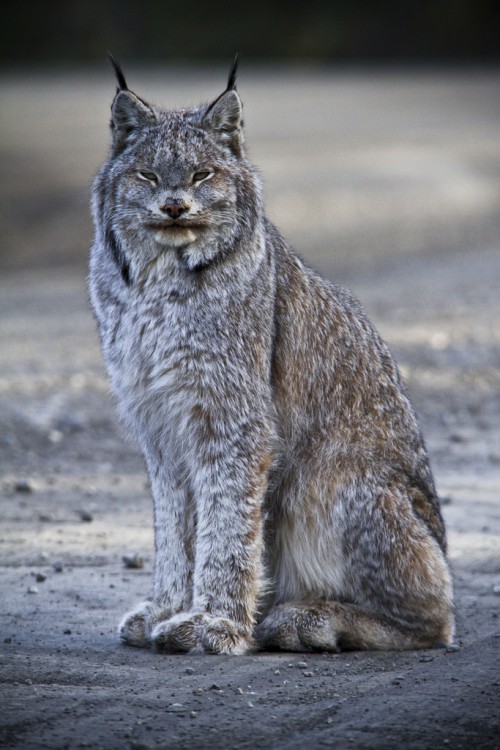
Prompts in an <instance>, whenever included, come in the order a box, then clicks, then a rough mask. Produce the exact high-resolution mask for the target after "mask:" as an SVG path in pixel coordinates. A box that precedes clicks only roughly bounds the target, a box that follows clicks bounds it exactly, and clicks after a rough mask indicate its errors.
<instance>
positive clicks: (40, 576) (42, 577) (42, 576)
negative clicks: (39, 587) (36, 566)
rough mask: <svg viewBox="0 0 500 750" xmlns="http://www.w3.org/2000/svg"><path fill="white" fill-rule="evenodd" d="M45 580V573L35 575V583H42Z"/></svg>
mask: <svg viewBox="0 0 500 750" xmlns="http://www.w3.org/2000/svg"><path fill="white" fill-rule="evenodd" d="M46 580H47V576H46V575H45V573H37V574H36V576H35V581H37V582H38V583H43V582H44V581H46Z"/></svg>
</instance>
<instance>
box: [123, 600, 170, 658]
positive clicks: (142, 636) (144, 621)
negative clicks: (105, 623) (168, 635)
mask: <svg viewBox="0 0 500 750" xmlns="http://www.w3.org/2000/svg"><path fill="white" fill-rule="evenodd" d="M167 617H168V613H167V612H166V611H165V610H164V609H161V608H160V607H157V606H156V605H155V604H153V602H149V601H146V602H141V603H140V604H138V605H137V607H135V608H134V609H133V610H132V611H131V612H128V613H127V614H126V615H125V617H124V618H123V620H122V621H121V622H120V624H119V626H118V635H119V636H120V638H121V639H122V641H125V643H128V644H129V645H130V646H137V647H139V648H146V647H147V646H150V645H151V631H152V630H153V627H154V626H155V625H156V623H157V622H159V621H160V620H165V619H166V618H167Z"/></svg>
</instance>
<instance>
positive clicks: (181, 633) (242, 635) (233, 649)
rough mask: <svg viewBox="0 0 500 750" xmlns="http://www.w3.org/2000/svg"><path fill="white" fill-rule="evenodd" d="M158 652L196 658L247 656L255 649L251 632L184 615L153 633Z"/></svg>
mask: <svg viewBox="0 0 500 750" xmlns="http://www.w3.org/2000/svg"><path fill="white" fill-rule="evenodd" d="M151 641H152V643H153V646H154V647H155V648H156V649H157V650H158V651H164V652H167V653H178V652H186V651H188V652H190V653H194V654H246V653H247V652H248V651H249V650H250V649H251V648H252V645H253V644H252V638H251V635H250V634H249V633H248V632H247V630H246V629H245V628H244V627H243V626H241V625H238V624H237V623H235V622H233V621H232V620H229V619H227V618H225V617H214V616H212V615H208V614H202V613H185V612H181V613H179V614H177V615H174V616H173V617H171V618H170V619H169V620H166V621H164V622H159V623H158V624H157V625H156V626H155V627H154V628H153V631H152V633H151Z"/></svg>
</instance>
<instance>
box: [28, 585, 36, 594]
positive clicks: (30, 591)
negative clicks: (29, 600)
mask: <svg viewBox="0 0 500 750" xmlns="http://www.w3.org/2000/svg"><path fill="white" fill-rule="evenodd" d="M28 594H38V589H37V587H36V586H28Z"/></svg>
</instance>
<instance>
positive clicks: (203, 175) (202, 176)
mask: <svg viewBox="0 0 500 750" xmlns="http://www.w3.org/2000/svg"><path fill="white" fill-rule="evenodd" d="M211 176H212V172H209V171H208V170H206V171H201V172H195V173H194V175H193V182H203V180H206V179H207V177H211Z"/></svg>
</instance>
